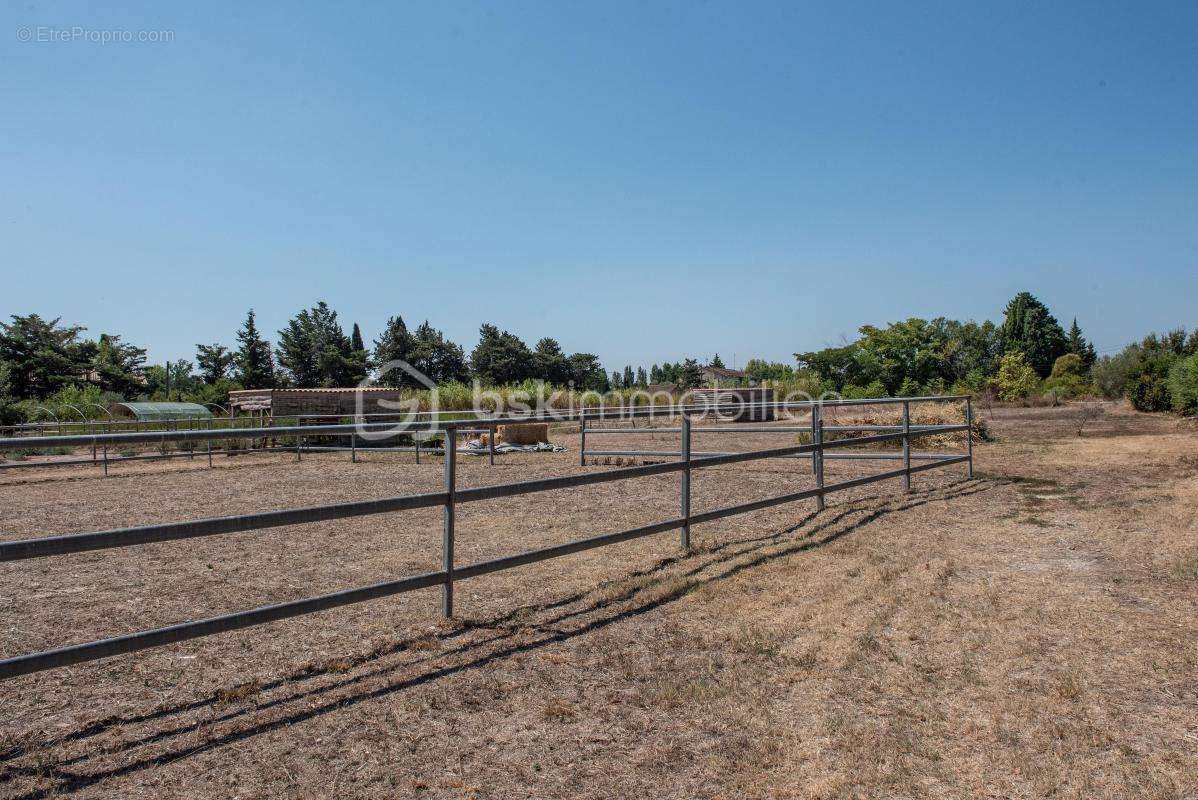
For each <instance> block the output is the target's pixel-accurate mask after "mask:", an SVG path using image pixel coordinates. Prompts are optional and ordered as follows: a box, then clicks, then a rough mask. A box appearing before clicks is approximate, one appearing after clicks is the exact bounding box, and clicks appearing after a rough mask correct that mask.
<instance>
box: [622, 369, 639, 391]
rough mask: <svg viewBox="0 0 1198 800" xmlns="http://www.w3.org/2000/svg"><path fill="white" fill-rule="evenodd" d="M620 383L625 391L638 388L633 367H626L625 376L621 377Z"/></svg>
mask: <svg viewBox="0 0 1198 800" xmlns="http://www.w3.org/2000/svg"><path fill="white" fill-rule="evenodd" d="M620 383H621V384H622V385H623V386H624V388H625V389H631V388H632V387H634V386H636V374H635V373H634V372H633V371H632V367H631V366H626V367H624V374H623V375H622V376H620Z"/></svg>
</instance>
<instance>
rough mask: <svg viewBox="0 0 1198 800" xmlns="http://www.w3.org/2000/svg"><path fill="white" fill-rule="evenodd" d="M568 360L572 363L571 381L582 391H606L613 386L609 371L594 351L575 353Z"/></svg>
mask: <svg viewBox="0 0 1198 800" xmlns="http://www.w3.org/2000/svg"><path fill="white" fill-rule="evenodd" d="M567 361H568V362H569V364H570V381H572V382H573V383H574V388H575V389H577V390H578V391H581V392H606V391H607V390H608V389H609V388H611V386H610V384H609V383H608V380H607V373H606V372H605V371H604V370H603V365H602V364H600V363H599V356H597V355H595V354H594V353H574V354H572V355H571V356H570V357H569V359H567Z"/></svg>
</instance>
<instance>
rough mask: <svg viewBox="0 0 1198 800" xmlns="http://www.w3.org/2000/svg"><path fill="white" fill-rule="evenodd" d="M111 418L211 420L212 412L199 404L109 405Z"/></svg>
mask: <svg viewBox="0 0 1198 800" xmlns="http://www.w3.org/2000/svg"><path fill="white" fill-rule="evenodd" d="M108 411H109V412H110V413H111V414H112V416H114V417H117V418H124V419H136V420H142V421H154V420H166V419H212V412H211V411H209V410H208V409H207V408H205V407H204V406H202V405H200V404H199V403H149V402H147V403H110V404H109V406H108Z"/></svg>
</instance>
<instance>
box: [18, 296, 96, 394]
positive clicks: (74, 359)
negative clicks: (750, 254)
mask: <svg viewBox="0 0 1198 800" xmlns="http://www.w3.org/2000/svg"><path fill="white" fill-rule="evenodd" d="M61 320H62V318H61V317H56V318H55V319H52V320H45V319H42V318H41V317H40V316H38V315H37V314H30V315H28V316H24V317H22V316H18V315H16V314H14V315H12V321H11V322H9V323H3V322H0V361H4V362H5V363H7V364H8V380H9V385H10V387H11V391H12V394H13V396H14V397H16V398H17V399H18V400H25V399H29V398H37V399H40V398H44V397H47V396H49V395H51V394H54V393H55V392H57V391H58V390H59V389H61V388H63V387H64V386H70V385H74V384H78V383H80V382H82V380H83V374H84V372H85V370H86V368H87V366H86V363H85V358H84V354H83V353H81V352H80V346H81V342H80V340H79V334H80V333H81V332H83V331H84V330H86V329H85V328H83V327H82V326H79V325H69V326H64V325H60V324H59V322H60V321H61Z"/></svg>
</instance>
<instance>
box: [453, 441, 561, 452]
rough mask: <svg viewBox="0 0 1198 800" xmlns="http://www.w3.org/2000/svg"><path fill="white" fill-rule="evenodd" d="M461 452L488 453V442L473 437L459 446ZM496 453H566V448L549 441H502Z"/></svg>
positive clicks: (496, 446)
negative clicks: (523, 442) (526, 442)
mask: <svg viewBox="0 0 1198 800" xmlns="http://www.w3.org/2000/svg"><path fill="white" fill-rule="evenodd" d="M458 452H459V453H465V454H467V455H471V456H485V455H486V454H487V444H486V442H484V441H483V440H481V439H471V440H470V441H469V442H467V443H466V446H465V447H459V448H458ZM495 452H496V453H564V452H566V448H565V447H563V446H562V445H560V444H549V442H538V443H537V444H508V443H507V442H500V443H499V444H497V445H495Z"/></svg>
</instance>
